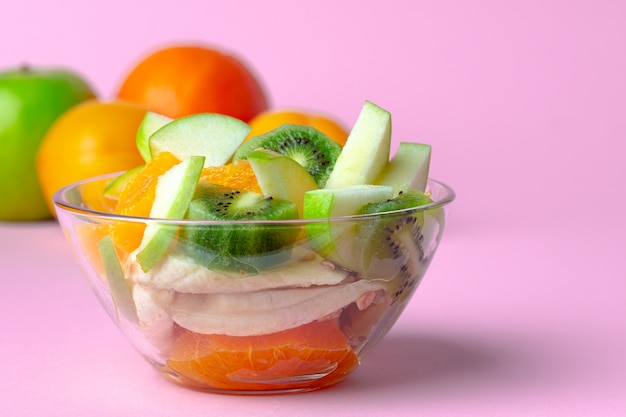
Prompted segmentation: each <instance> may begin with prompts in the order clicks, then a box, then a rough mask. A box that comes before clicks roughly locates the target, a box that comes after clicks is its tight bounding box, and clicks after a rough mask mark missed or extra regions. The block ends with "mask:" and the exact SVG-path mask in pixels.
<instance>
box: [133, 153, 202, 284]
mask: <svg viewBox="0 0 626 417" xmlns="http://www.w3.org/2000/svg"><path fill="white" fill-rule="evenodd" d="M203 166H204V157H202V156H190V157H188V158H186V159H184V160H183V161H182V162H181V163H179V164H177V165H174V166H173V167H172V168H170V169H169V170H168V171H167V172H165V173H164V174H163V175H161V176H160V177H159V179H158V180H157V186H156V191H155V195H154V202H153V203H152V208H151V209H150V218H154V219H183V218H184V216H185V213H186V212H187V209H188V207H189V203H190V202H191V200H192V198H193V195H194V192H195V190H196V186H197V184H198V180H199V178H200V174H201V173H202V168H203ZM177 230H178V227H177V226H176V225H169V224H166V223H163V224H160V223H158V222H156V221H155V222H151V223H149V224H148V226H147V227H146V229H145V231H144V234H143V239H142V241H141V244H140V245H139V249H138V252H137V261H139V265H141V269H143V271H144V272H147V271H149V270H150V269H151V268H152V267H153V266H154V265H155V264H156V263H157V262H158V261H159V259H160V258H161V256H163V254H164V253H165V251H166V250H167V248H168V246H169V245H170V243H171V241H172V239H173V237H174V234H175V233H176V231H177Z"/></svg>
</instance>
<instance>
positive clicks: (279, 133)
mask: <svg viewBox="0 0 626 417" xmlns="http://www.w3.org/2000/svg"><path fill="white" fill-rule="evenodd" d="M259 148H262V149H268V150H270V151H274V152H278V153H281V154H283V155H286V156H288V157H290V158H292V159H295V160H296V161H297V162H298V163H299V164H300V165H302V166H303V167H304V168H305V169H306V170H307V171H308V172H309V174H311V176H312V177H313V179H315V182H316V183H317V185H318V186H319V187H320V188H323V187H324V185H325V184H326V180H327V179H328V176H329V175H330V173H331V172H332V170H333V167H334V166H335V162H336V161H337V157H338V156H339V154H340V153H341V146H340V145H339V144H337V143H336V142H334V141H333V140H331V139H330V138H329V137H328V136H326V135H325V134H324V133H322V132H320V131H319V130H317V129H316V128H314V127H312V126H302V125H294V124H284V125H282V126H279V127H277V128H276V129H274V130H271V131H269V132H267V133H264V134H262V135H259V136H255V137H253V138H250V140H248V141H247V142H246V143H244V144H243V145H241V146H240V147H239V149H238V150H237V152H236V153H235V159H247V158H248V155H250V154H251V153H252V152H254V151H255V150H256V149H259Z"/></svg>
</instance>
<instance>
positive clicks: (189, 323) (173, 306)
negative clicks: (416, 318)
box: [148, 280, 387, 336]
mask: <svg viewBox="0 0 626 417" xmlns="http://www.w3.org/2000/svg"><path fill="white" fill-rule="evenodd" d="M383 285H384V283H377V282H372V281H364V280H360V281H355V282H351V283H347V284H338V285H333V286H315V287H308V288H282V289H273V290H265V291H257V292H248V293H230V294H227V293H222V294H188V293H178V292H174V291H167V290H156V289H148V291H151V293H152V298H153V299H154V301H155V302H156V303H157V304H159V305H160V306H161V308H163V309H164V310H165V311H167V312H168V313H169V315H170V317H171V318H172V320H173V321H174V322H176V323H177V324H178V325H180V326H182V327H184V328H186V329H189V330H191V331H193V332H197V333H203V334H227V335H231V336H251V335H261V334H268V333H274V332H278V331H281V330H286V329H290V328H294V327H297V326H301V325H303V324H306V323H310V322H312V321H315V320H318V319H322V318H326V317H332V316H333V315H334V314H336V313H337V312H338V311H340V310H341V309H343V308H344V307H346V306H348V305H350V304H352V303H356V305H357V306H358V308H360V309H364V308H367V307H368V306H369V303H371V302H372V301H373V300H375V299H383V300H384V299H387V298H386V297H375V296H374V295H375V293H376V292H377V291H379V290H382V289H383V288H384V287H383Z"/></svg>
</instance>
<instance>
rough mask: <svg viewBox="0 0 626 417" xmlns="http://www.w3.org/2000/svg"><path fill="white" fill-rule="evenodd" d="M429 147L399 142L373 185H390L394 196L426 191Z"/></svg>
mask: <svg viewBox="0 0 626 417" xmlns="http://www.w3.org/2000/svg"><path fill="white" fill-rule="evenodd" d="M430 154H431V146H430V145H426V144H423V143H411V142H400V145H399V146H398V149H397V150H396V153H395V154H394V156H393V158H391V160H390V161H389V163H388V164H387V165H386V166H385V168H384V169H383V171H382V172H381V173H380V175H379V176H378V178H376V180H375V181H374V184H379V185H390V186H392V187H394V189H395V195H398V193H399V192H400V191H408V190H420V191H425V190H426V181H427V180H428V171H429V168H430Z"/></svg>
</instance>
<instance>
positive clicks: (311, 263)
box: [126, 247, 351, 294]
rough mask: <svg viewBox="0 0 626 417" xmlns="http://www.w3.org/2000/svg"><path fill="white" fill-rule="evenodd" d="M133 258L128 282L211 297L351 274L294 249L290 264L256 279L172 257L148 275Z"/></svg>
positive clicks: (340, 278) (326, 282)
mask: <svg viewBox="0 0 626 417" xmlns="http://www.w3.org/2000/svg"><path fill="white" fill-rule="evenodd" d="M133 258H134V257H132V256H131V258H130V262H129V264H128V267H127V269H128V270H127V274H126V276H127V277H129V279H131V280H133V281H135V282H137V283H140V284H144V285H147V286H151V287H154V288H157V289H162V290H173V291H176V292H180V293H191V294H210V293H238V292H250V291H262V290H266V289H273V288H285V287H291V288H294V287H309V286H314V285H315V286H317V285H336V284H339V283H341V282H344V281H346V280H348V279H349V278H350V277H351V274H350V273H349V272H347V271H345V270H342V269H339V268H335V267H334V265H333V264H331V263H330V262H328V261H324V258H322V257H321V256H319V255H318V254H317V253H315V252H314V251H311V250H309V249H305V248H301V247H295V248H294V249H293V253H292V256H291V260H290V261H288V262H287V264H285V265H283V266H281V267H280V268H276V269H272V270H267V271H262V272H260V273H259V274H256V275H246V274H240V273H238V272H218V271H212V270H210V269H208V268H205V267H204V266H202V265H198V264H196V263H194V262H193V261H192V260H191V259H190V258H187V257H185V256H183V255H171V256H168V257H166V258H165V259H164V260H163V261H162V262H160V263H159V264H157V265H156V266H155V267H153V268H152V269H151V270H149V271H148V272H144V271H143V270H142V269H141V268H140V267H139V265H138V264H137V262H136V261H134V259H133Z"/></svg>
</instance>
